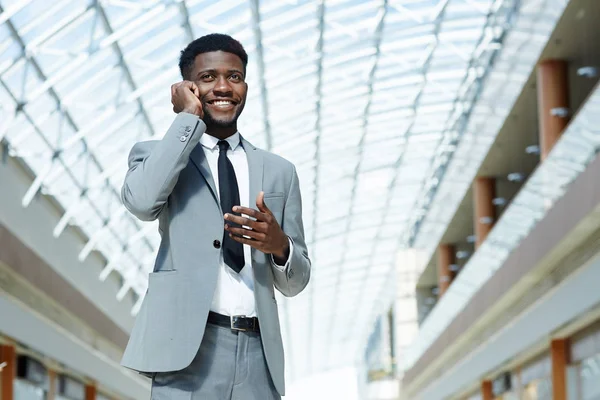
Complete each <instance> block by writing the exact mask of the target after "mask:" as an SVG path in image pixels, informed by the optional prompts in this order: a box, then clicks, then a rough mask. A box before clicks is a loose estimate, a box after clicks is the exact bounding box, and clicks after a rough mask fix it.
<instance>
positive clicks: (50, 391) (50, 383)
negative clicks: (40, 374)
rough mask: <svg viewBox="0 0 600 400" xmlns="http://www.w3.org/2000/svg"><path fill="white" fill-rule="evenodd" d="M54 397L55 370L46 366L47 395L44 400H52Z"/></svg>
mask: <svg viewBox="0 0 600 400" xmlns="http://www.w3.org/2000/svg"><path fill="white" fill-rule="evenodd" d="M55 397H56V371H55V370H53V369H52V368H48V395H47V396H46V400H54V399H55Z"/></svg>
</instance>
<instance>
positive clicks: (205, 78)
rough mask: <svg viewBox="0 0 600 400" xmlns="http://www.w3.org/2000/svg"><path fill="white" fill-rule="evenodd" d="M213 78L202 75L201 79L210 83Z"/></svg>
mask: <svg viewBox="0 0 600 400" xmlns="http://www.w3.org/2000/svg"><path fill="white" fill-rule="evenodd" d="M212 78H213V76H212V75H211V74H202V75H200V79H201V80H203V81H209V80H211V79H212Z"/></svg>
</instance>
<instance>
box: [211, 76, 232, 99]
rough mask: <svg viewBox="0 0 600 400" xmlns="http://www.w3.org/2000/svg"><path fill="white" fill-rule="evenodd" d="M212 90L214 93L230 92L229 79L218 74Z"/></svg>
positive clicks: (227, 93)
mask: <svg viewBox="0 0 600 400" xmlns="http://www.w3.org/2000/svg"><path fill="white" fill-rule="evenodd" d="M213 92H214V93H215V95H229V94H231V92H232V88H231V84H230V82H229V80H227V78H226V77H224V76H220V77H219V78H218V79H217V80H216V82H215V86H214V88H213Z"/></svg>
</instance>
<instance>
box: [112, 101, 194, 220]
mask: <svg viewBox="0 0 600 400" xmlns="http://www.w3.org/2000/svg"><path fill="white" fill-rule="evenodd" d="M205 130H206V125H205V124H204V122H203V121H202V120H200V118H198V116H196V115H192V114H187V113H180V114H178V115H177V117H176V118H175V120H174V121H173V123H172V124H171V127H170V128H169V130H168V131H167V133H166V135H165V136H164V138H163V139H162V140H160V141H156V142H140V143H137V144H136V145H135V146H133V148H132V149H131V152H130V153H129V161H128V163H129V170H128V171H127V174H126V175H125V182H124V183H123V187H122V189H121V200H122V201H123V204H124V205H125V208H127V209H128V210H129V211H130V212H131V213H132V214H133V215H135V216H136V217H137V218H139V219H140V220H142V221H152V220H155V219H157V218H158V216H159V214H160V212H161V210H162V209H163V207H164V205H165V204H166V203H167V199H168V198H169V195H170V194H171V192H172V191H173V188H174V187H175V184H176V183H177V180H178V178H179V173H180V172H181V170H183V169H184V168H185V166H186V165H187V163H188V161H189V158H190V153H191V152H192V150H193V149H194V147H196V145H197V144H198V141H199V140H200V137H201V136H202V134H203V133H204V131H205Z"/></svg>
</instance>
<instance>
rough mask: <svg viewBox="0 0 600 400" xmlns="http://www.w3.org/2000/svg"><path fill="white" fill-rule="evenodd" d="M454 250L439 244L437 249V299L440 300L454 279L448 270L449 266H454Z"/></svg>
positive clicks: (447, 245) (446, 245)
mask: <svg viewBox="0 0 600 400" xmlns="http://www.w3.org/2000/svg"><path fill="white" fill-rule="evenodd" d="M455 252H456V250H455V249H454V246H452V245H450V244H441V245H440V246H439V247H438V262H437V265H438V289H439V294H438V297H439V298H442V296H443V295H444V293H446V290H448V288H449V287H450V284H451V283H452V280H453V279H454V272H453V271H451V270H450V266H451V265H452V264H454V256H455Z"/></svg>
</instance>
